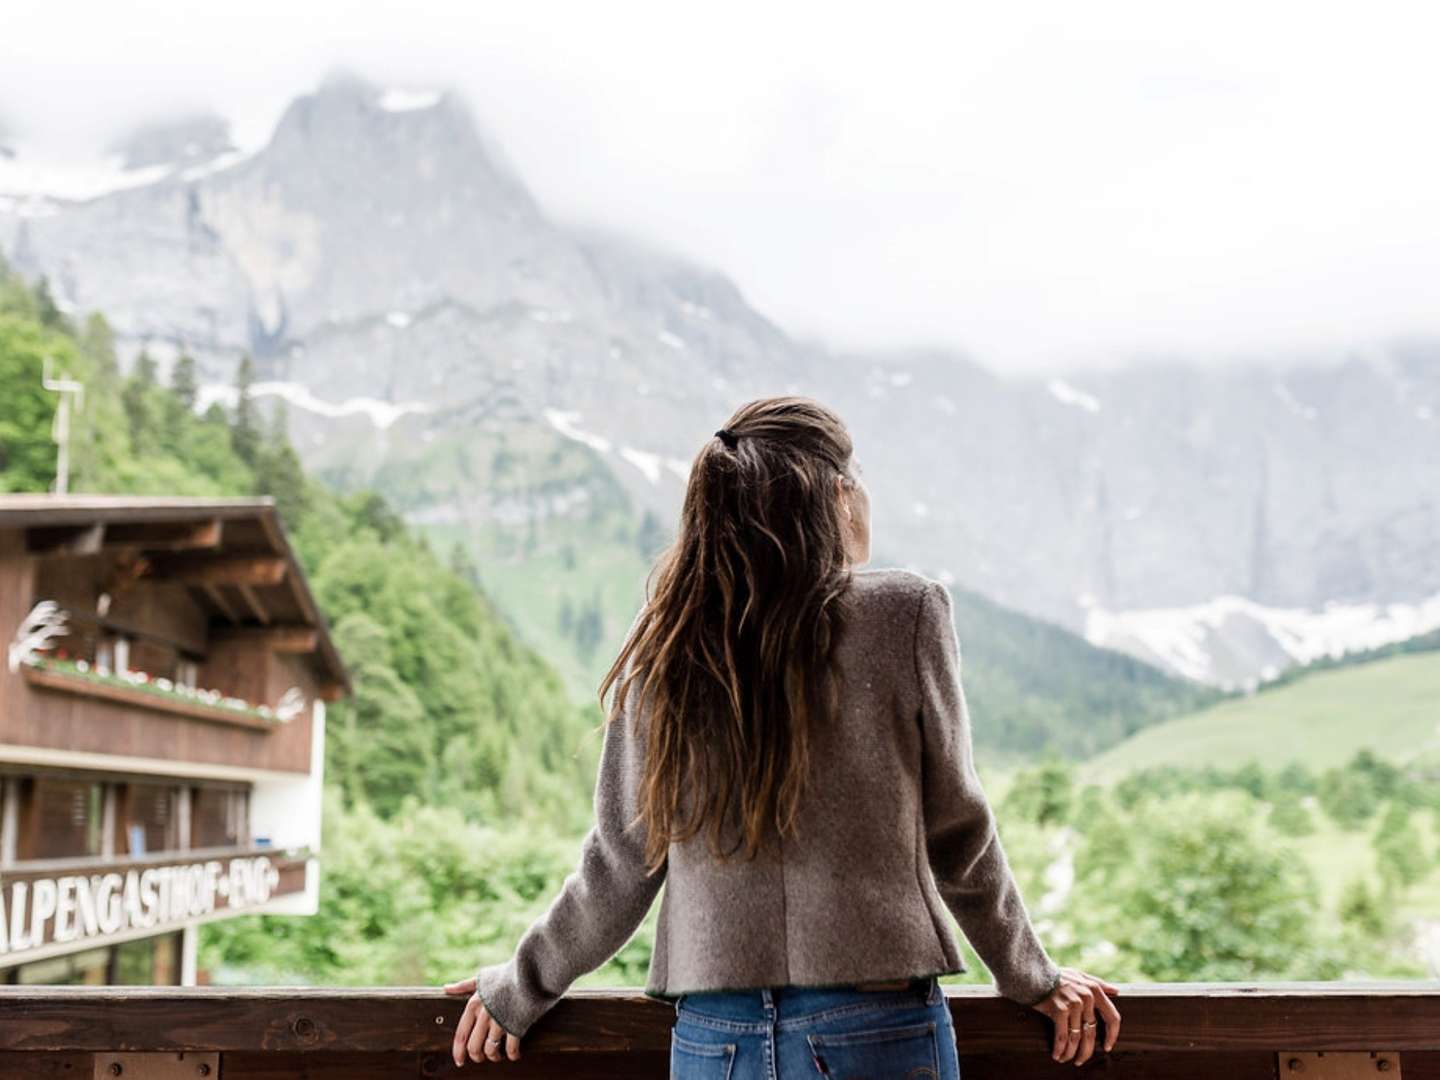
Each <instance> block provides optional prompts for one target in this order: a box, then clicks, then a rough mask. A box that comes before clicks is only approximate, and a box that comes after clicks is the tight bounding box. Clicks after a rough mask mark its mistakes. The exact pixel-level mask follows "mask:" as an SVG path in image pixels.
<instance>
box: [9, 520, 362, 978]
mask: <svg viewBox="0 0 1440 1080" xmlns="http://www.w3.org/2000/svg"><path fill="white" fill-rule="evenodd" d="M12 635H13V636H12ZM7 639H8V640H9V646H8V648H7V653H6V657H5V660H6V663H5V664H4V665H3V666H0V909H3V908H4V907H6V906H7V905H8V907H9V908H10V909H11V910H10V911H9V917H10V918H11V919H14V920H16V921H15V929H14V931H13V932H8V933H0V982H3V981H6V976H7V970H6V969H7V968H13V967H14V966H15V965H17V964H21V963H24V962H27V961H29V960H36V959H41V958H45V957H52V956H55V955H57V954H58V952H59V951H63V949H64V948H65V940H64V939H65V934H64V932H63V930H65V929H68V928H65V927H61V929H62V933H60V934H59V935H58V936H57V934H56V929H57V926H60V925H61V923H60V921H61V920H62V919H63V918H65V917H67V916H69V915H71V914H74V912H71V911H69V910H68V907H69V905H72V904H73V905H77V906H79V907H83V906H84V905H85V904H87V903H90V904H93V903H94V897H93V896H91V895H90V887H91V883H92V881H100V882H103V881H106V880H112V879H113V880H119V881H120V882H122V883H123V887H124V888H126V889H127V890H131V891H132V892H133V891H135V890H139V891H140V892H142V893H143V904H142V903H141V902H140V901H138V900H137V899H136V898H135V896H133V895H130V896H126V897H125V898H124V901H123V902H124V904H125V905H127V907H128V908H133V909H135V910H136V911H137V912H138V913H139V914H138V916H137V918H136V920H135V921H134V922H133V925H130V926H129V927H128V930H127V933H126V934H123V935H120V937H118V938H115V939H114V940H121V939H124V940H131V939H133V938H135V937H136V935H137V934H139V933H140V931H141V930H142V929H144V928H145V927H147V926H148V927H158V928H157V929H156V933H155V936H156V938H157V941H158V940H162V939H166V937H165V936H166V935H168V934H169V933H171V932H173V931H174V930H175V929H176V928H177V927H176V925H174V923H173V921H172V922H165V921H164V920H162V921H161V922H162V924H163V925H162V924H157V923H155V922H153V921H152V920H153V918H154V916H155V913H156V912H157V911H164V910H166V901H167V899H168V892H166V890H168V889H169V888H170V886H171V884H172V883H178V884H176V887H177V888H180V887H181V886H182V885H184V884H185V882H188V881H189V880H190V879H191V878H195V879H197V880H198V879H202V878H203V879H206V880H209V881H211V885H210V886H208V887H209V888H210V889H211V891H212V894H213V891H214V888H215V885H214V882H219V883H220V884H221V885H222V886H223V887H224V888H226V889H228V887H229V884H230V882H231V880H232V878H233V880H234V882H235V884H236V887H237V889H239V890H240V891H241V892H244V893H246V895H250V896H253V895H255V893H254V890H253V889H245V888H242V886H244V883H245V882H246V880H247V879H248V877H253V876H255V875H256V874H257V873H258V874H259V876H261V877H264V878H266V879H267V881H269V880H270V879H271V878H273V879H274V880H273V882H271V883H270V884H271V886H272V888H271V889H268V890H267V891H266V896H267V897H269V896H271V895H274V896H279V897H286V896H288V897H289V898H290V900H289V901H283V900H282V901H277V902H268V903H267V906H265V908H264V909H265V910H274V911H281V910H289V911H294V912H304V911H308V910H313V908H314V905H315V903H316V897H317V890H318V864H317V863H316V861H315V859H314V850H315V849H317V848H318V846H319V805H320V801H321V800H320V791H321V785H322V780H323V763H324V760H323V759H324V752H323V751H324V705H325V702H326V701H333V700H335V699H336V698H339V697H341V696H343V695H345V694H346V693H347V692H348V690H349V681H348V676H347V674H346V672H345V669H344V666H343V664H342V663H341V660H340V657H339V655H338V653H337V652H336V650H335V647H334V644H333V642H332V641H331V639H330V636H329V632H328V629H327V627H326V626H325V622H324V619H323V617H322V616H321V614H320V612H319V609H318V607H317V605H316V603H315V600H314V598H313V597H312V595H311V594H310V591H309V588H308V585H307V583H306V582H305V579H304V575H303V573H302V572H301V570H300V567H299V565H298V563H297V562H296V560H295V557H294V554H293V552H292V551H291V549H290V547H289V544H288V541H287V539H286V537H285V535H284V532H283V530H282V529H281V527H280V524H279V520H278V518H277V517H276V514H275V509H274V506H273V504H272V502H271V501H270V500H268V499H183V498H144V499H132V498H127V497H105V496H36V495H0V640H7ZM257 860H258V861H257ZM254 867H260V870H258V871H257V870H254ZM197 875H198V877H197ZM247 876H248V877H247ZM182 879H183V880H182ZM32 885H33V890H32V888H31V886H32ZM187 887H188V886H187ZM162 893H165V895H161V894H162ZM52 894H54V896H55V900H54V902H55V905H56V907H57V908H58V909H59V910H57V911H55V912H53V913H50V914H49V915H47V914H46V913H47V911H48V909H49V906H50V904H51V903H52V899H51V898H52ZM210 900H211V901H212V905H211V907H210V908H209V909H207V911H206V913H205V917H221V916H223V915H224V914H226V913H234V912H237V911H239V910H241V908H243V907H245V905H242V904H238V903H230V902H229V901H228V899H226V898H224V897H222V902H220V903H218V904H214V903H213V901H214V900H215V896H214V895H211V896H210ZM297 900H299V901H301V902H298V903H297V902H296V901H297ZM17 903H18V904H21V905H25V904H29V905H30V907H31V908H33V909H34V910H33V912H31V913H32V914H33V915H34V917H35V919H36V920H38V921H37V922H36V924H35V925H34V926H33V927H31V926H29V923H28V919H27V917H22V915H21V914H19V913H17V912H16V911H15V910H14V908H15V906H16V904H17ZM277 903H278V906H277ZM287 904H288V906H287ZM249 909H251V910H253V906H252V907H251V908H249ZM27 910H29V909H27ZM85 914H87V916H88V917H89V919H90V923H91V925H90V929H91V930H92V931H93V930H94V928H95V925H96V919H95V917H94V913H93V912H87V913H85ZM47 919H49V920H50V921H48V922H47ZM194 921H195V920H193V919H187V920H186V921H184V924H183V927H182V929H183V928H193V925H194ZM6 930H7V931H8V930H10V924H9V923H6ZM92 936H93V934H87V935H82V938H83V940H80V941H78V942H77V943H76V944H75V947H76V948H77V949H79V948H93V947H94V945H95V942H94V941H93V940H91V937H92ZM106 940H110V939H109V938H107V939H106ZM166 940H168V939H166ZM187 940H189V939H188V938H187ZM158 947H159V946H158V945H157V948H158ZM191 959H193V957H192V958H191ZM109 966H110V968H112V969H113V968H114V965H113V964H110V965H109ZM162 966H163V965H162ZM8 974H9V977H10V980H11V981H15V977H16V973H15V972H14V971H13V970H12V971H10V972H9V973H8Z"/></svg>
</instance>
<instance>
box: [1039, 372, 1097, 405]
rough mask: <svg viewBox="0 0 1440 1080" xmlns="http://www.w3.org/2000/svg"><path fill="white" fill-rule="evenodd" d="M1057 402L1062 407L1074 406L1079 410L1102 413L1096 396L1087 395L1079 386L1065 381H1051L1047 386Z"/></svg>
mask: <svg viewBox="0 0 1440 1080" xmlns="http://www.w3.org/2000/svg"><path fill="white" fill-rule="evenodd" d="M1045 389H1047V390H1049V391H1050V393H1051V395H1052V396H1053V397H1054V398H1055V400H1056V401H1058V402H1060V403H1061V404H1062V405H1074V406H1075V407H1076V408H1077V409H1084V410H1085V411H1086V412H1092V413H1097V412H1099V411H1100V399H1099V398H1097V397H1096V396H1095V395H1094V394H1087V393H1086V392H1085V391H1084V390H1081V389H1080V388H1079V387H1077V386H1072V385H1071V384H1070V383H1068V382H1066V381H1065V380H1064V379H1051V380H1050V381H1049V382H1048V383H1046V384H1045Z"/></svg>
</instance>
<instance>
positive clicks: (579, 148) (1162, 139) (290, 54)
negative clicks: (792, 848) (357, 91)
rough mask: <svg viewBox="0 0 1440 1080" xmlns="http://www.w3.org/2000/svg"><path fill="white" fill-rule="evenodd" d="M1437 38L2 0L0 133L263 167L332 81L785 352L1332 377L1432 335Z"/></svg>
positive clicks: (1267, 18)
mask: <svg viewBox="0 0 1440 1080" xmlns="http://www.w3.org/2000/svg"><path fill="white" fill-rule="evenodd" d="M1433 10H1434V9H1432V8H1431V6H1429V5H1426V4H1424V3H1418V2H1417V3H1391V4H1386V3H1381V4H1374V5H1367V6H1365V7H1364V8H1360V7H1356V6H1354V5H1339V4H1318V3H1313V2H1312V3H1303V4H1302V3H1268V4H1260V5H1257V4H1254V3H1230V2H1225V3H1209V4H1205V5H1188V6H1185V7H1177V6H1176V5H1157V4H1153V3H1139V2H1131V0H1124V2H1116V3H1111V4H1108V5H1085V6H1083V7H1082V6H1080V5H1076V4H1074V3H1025V4H1016V5H997V4H988V5H978V4H972V5H964V6H962V5H941V4H933V5H921V4H904V3H891V4H886V5H882V6H878V7H877V6H874V5H864V6H861V5H852V6H844V7H842V6H839V5H834V4H800V3H790V4H785V5H775V4H764V5H762V4H752V3H730V4H725V5H705V6H703V7H700V6H697V5H683V4H674V3H609V4H582V3H573V4H554V3H543V2H529V3H525V4H511V5H490V4H475V3H466V2H453V3H442V2H434V0H412V2H407V3H404V4H380V3H357V2H355V0H350V2H346V3H340V2H336V0H310V2H307V3H305V4H296V3H293V2H292V3H286V4H280V3H273V2H270V0H256V2H249V3H247V4H245V5H244V6H243V9H242V8H241V7H240V6H238V5H236V6H234V7H233V8H231V10H229V11H224V12H219V11H217V5H204V6H201V7H197V6H195V5H187V4H180V3H154V2H150V3H125V4H118V5H116V4H99V3H86V4H76V3H55V2H50V3H35V2H31V0H20V2H16V0H9V2H8V3H7V4H6V14H5V18H4V24H5V25H4V32H3V36H0V130H6V131H8V135H6V137H5V140H3V141H8V142H10V143H11V144H12V145H14V146H15V147H17V148H18V149H19V150H20V151H21V152H22V153H31V154H44V155H48V156H50V157H54V158H63V157H65V156H67V155H70V156H79V155H82V154H85V153H89V152H91V151H93V150H94V149H96V148H97V147H100V146H103V145H104V144H105V143H106V142H108V141H109V140H110V139H112V138H114V137H115V136H116V135H117V134H120V133H121V132H123V131H124V130H125V129H127V128H129V127H132V126H134V125H135V124H136V123H137V122H138V121H140V120H142V119H146V118H152V117H155V116H165V115H173V114H176V113H182V112H189V111H193V110H195V109H209V110H214V111H218V112H220V113H222V114H223V115H225V116H226V117H228V118H229V119H230V120H231V121H232V123H233V125H234V131H235V137H236V140H237V142H239V143H240V144H241V145H242V146H255V145H258V144H261V143H263V142H264V141H265V140H266V138H268V136H269V133H270V131H271V129H272V127H273V125H274V123H275V121H276V119H277V118H278V116H279V113H280V111H281V110H282V109H283V108H284V106H285V104H286V103H287V102H288V101H289V100H290V99H291V98H292V97H294V96H295V95H297V94H300V93H304V92H306V91H307V90H309V89H312V88H313V87H314V86H315V84H316V83H317V82H318V81H319V79H320V78H321V77H322V76H323V75H324V74H325V72H326V71H328V70H331V69H333V68H336V67H341V66H343V67H348V68H352V69H354V70H356V71H358V72H359V73H361V74H364V75H366V76H367V77H370V78H372V79H374V80H376V81H378V82H381V83H384V84H386V85H393V86H397V87H405V88H424V87H432V86H447V87H453V88H455V89H457V90H459V91H461V92H462V93H464V94H465V96H466V97H467V98H468V99H469V100H470V102H471V104H472V107H473V108H474V110H475V112H476V114H477V116H478V117H479V118H480V120H481V122H482V124H483V125H484V127H485V128H486V130H487V131H488V132H489V134H490V135H491V136H492V137H493V139H494V140H495V141H497V142H498V143H499V144H500V145H501V146H503V147H504V149H505V152H506V154H507V156H508V158H509V159H510V161H511V162H512V163H513V165H514V166H515V168H517V169H518V170H519V171H520V173H521V174H522V175H523V176H524V177H525V179H526V180H527V182H528V183H529V184H530V186H531V188H532V190H533V191H534V192H535V194H536V196H537V197H538V198H539V200H540V201H541V203H542V204H543V205H544V206H545V207H546V209H547V211H548V212H549V213H550V214H551V215H552V216H553V217H555V218H557V219H561V220H571V221H582V222H599V223H603V224H606V225H609V226H612V227H618V228H621V229H624V230H627V231H630V232H632V233H634V234H637V235H639V236H642V237H644V238H647V239H649V240H651V241H652V242H655V243H658V244H660V245H662V246H665V247H668V248H670V249H672V250H675V251H678V252H681V253H683V254H686V255H689V256H691V257H693V258H695V259H697V260H700V261H702V262H705V263H708V264H711V265H713V266H716V267H717V268H719V269H721V270H723V271H724V272H725V273H727V274H729V275H730V276H731V277H732V278H734V279H735V280H736V282H737V283H738V284H739V285H740V287H741V289H742V290H743V291H744V292H745V294H746V295H747V297H748V298H749V299H750V300H751V302H752V303H754V304H755V305H756V306H757V307H758V308H759V309H760V310H761V311H762V312H764V313H765V314H766V315H768V316H769V317H771V318H773V319H775V320H776V321H777V322H779V323H780V324H781V325H782V326H784V327H785V328H786V329H788V330H790V331H791V332H792V333H796V334H798V335H802V336H813V337H817V338H822V339H824V340H826V341H829V342H830V343H832V344H835V345H842V346H843V345H854V346H877V345H879V346H903V345H911V344H938V345H949V346H953V347H955V348H958V349H962V350H964V351H966V352H968V353H970V354H971V355H973V356H974V357H975V358H977V359H979V360H981V361H982V362H984V363H986V364H987V365H989V366H992V367H995V368H998V369H1002V370H1014V371H1036V370H1045V369H1060V368H1073V367H1084V366H1093V365H1110V364H1114V363H1118V362H1122V361H1129V360H1132V359H1135V358H1144V357H1146V356H1156V355H1163V356H1166V357H1174V356H1177V355H1180V356H1186V357H1191V358H1195V359H1199V360H1203V361H1204V362H1224V361H1226V360H1229V359H1234V358H1236V357H1238V356H1242V355H1258V354H1269V355H1275V354H1280V353H1288V352H1289V351H1291V350H1316V351H1318V352H1320V353H1322V354H1343V353H1345V352H1347V351H1352V350H1363V349H1367V348H1372V347H1374V346H1375V345H1376V344H1377V343H1380V342H1383V341H1384V340H1386V339H1387V338H1390V337H1394V336H1408V335H1423V334H1435V333H1440V209H1437V205H1440V204H1437V193H1440V144H1437V141H1436V140H1435V139H1434V137H1433V133H1432V129H1433V112H1434V103H1435V101H1436V100H1440V65H1437V64H1435V63H1434V62H1433V59H1432V57H1431V55H1430V54H1431V52H1432V51H1433V42H1434V41H1435V40H1436V37H1435V35H1436V31H1437V29H1440V25H1437V24H1440V17H1437V16H1436V15H1435V14H1432V11H1433ZM199 11H203V12H204V13H205V14H204V16H203V18H202V17H200V16H198V15H197V14H196V12H199Z"/></svg>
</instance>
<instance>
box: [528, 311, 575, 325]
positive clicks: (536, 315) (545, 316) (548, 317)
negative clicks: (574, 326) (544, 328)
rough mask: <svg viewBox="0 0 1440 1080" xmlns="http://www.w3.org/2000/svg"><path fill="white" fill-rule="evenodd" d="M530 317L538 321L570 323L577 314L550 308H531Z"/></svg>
mask: <svg viewBox="0 0 1440 1080" xmlns="http://www.w3.org/2000/svg"><path fill="white" fill-rule="evenodd" d="M530 318H532V319H534V320H535V321H536V322H538V323H568V322H569V321H570V320H571V319H573V318H575V316H574V315H573V314H572V313H570V312H568V311H551V310H550V309H549V308H531V309H530Z"/></svg>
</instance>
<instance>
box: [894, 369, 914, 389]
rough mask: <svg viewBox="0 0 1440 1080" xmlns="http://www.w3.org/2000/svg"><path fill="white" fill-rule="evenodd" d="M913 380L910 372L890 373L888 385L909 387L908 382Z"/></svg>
mask: <svg viewBox="0 0 1440 1080" xmlns="http://www.w3.org/2000/svg"><path fill="white" fill-rule="evenodd" d="M913 378H914V376H913V375H911V374H910V372H908V371H892V372H891V373H890V385H891V386H909V385H910V380H911V379H913Z"/></svg>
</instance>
